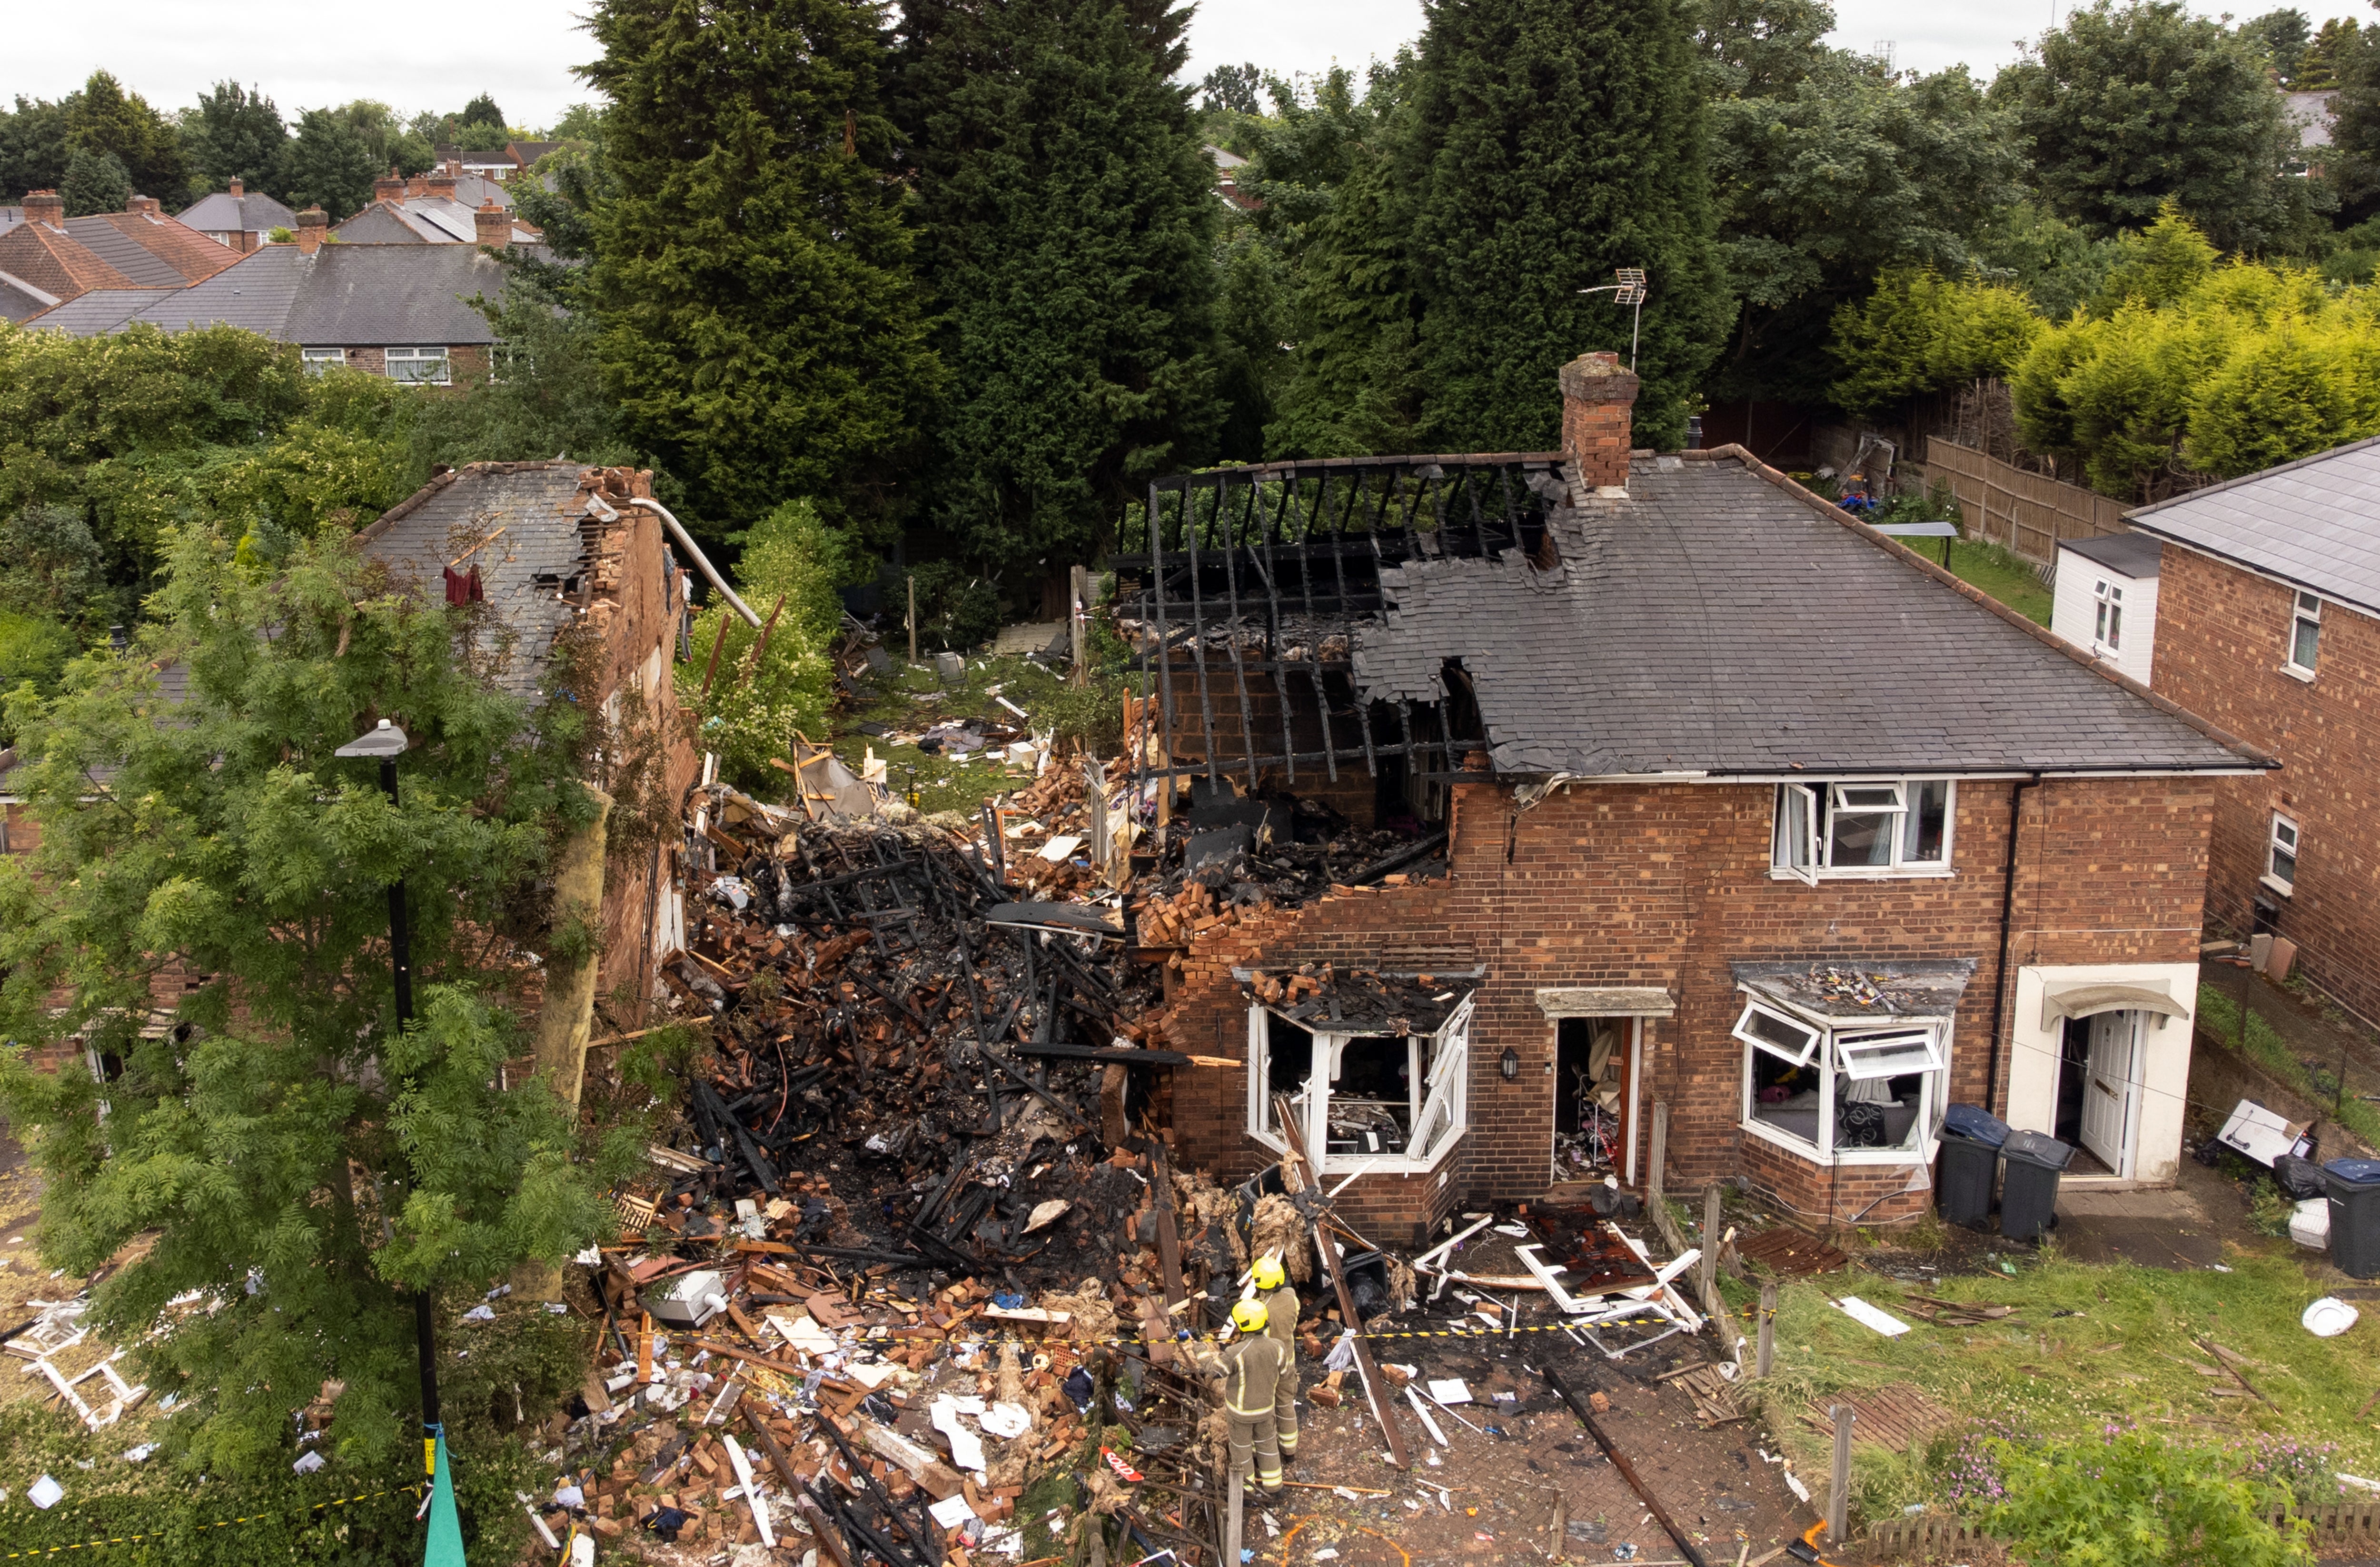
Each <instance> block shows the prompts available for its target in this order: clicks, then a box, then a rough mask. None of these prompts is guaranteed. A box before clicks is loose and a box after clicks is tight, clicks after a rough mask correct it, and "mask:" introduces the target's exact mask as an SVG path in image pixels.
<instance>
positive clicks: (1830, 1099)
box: [1733, 998, 1954, 1165]
mask: <svg viewBox="0 0 2380 1567" xmlns="http://www.w3.org/2000/svg"><path fill="white" fill-rule="evenodd" d="M1776 1019H1783V1020H1785V1021H1786V1022H1788V1023H1791V1025H1793V1026H1795V1027H1798V1028H1803V1029H1807V1030H1809V1031H1810V1032H1812V1033H1813V1034H1815V1036H1816V1037H1817V1039H1818V1043H1817V1044H1816V1045H1815V1047H1813V1048H1812V1049H1811V1051H1809V1053H1807V1054H1805V1055H1803V1057H1802V1059H1801V1060H1800V1061H1799V1062H1795V1064H1797V1065H1808V1064H1810V1063H1812V1062H1814V1061H1815V1062H1817V1063H1821V1069H1820V1071H1819V1073H1818V1136H1817V1139H1816V1140H1815V1142H1812V1141H1809V1140H1806V1139H1804V1138H1802V1137H1798V1136H1794V1135H1793V1134H1791V1132H1787V1131H1784V1130H1782V1129H1780V1128H1779V1127H1778V1126H1776V1125H1774V1124H1771V1123H1768V1122H1765V1121H1762V1120H1760V1119H1759V1118H1758V1117H1757V1116H1756V1115H1755V1114H1754V1111H1755V1110H1757V1109H1758V1108H1759V1107H1758V1105H1757V1103H1756V1102H1755V1099H1754V1087H1753V1084H1754V1078H1753V1070H1752V1066H1753V1058H1754V1055H1755V1052H1756V1051H1767V1053H1768V1054H1770V1055H1773V1056H1775V1057H1777V1058H1778V1059H1779V1060H1780V1061H1787V1062H1793V1061H1794V1056H1793V1054H1792V1052H1791V1051H1790V1050H1789V1049H1787V1048H1786V1047H1784V1046H1783V1045H1780V1044H1779V1042H1778V1041H1777V1040H1776V1039H1772V1038H1763V1037H1761V1036H1759V1035H1758V1034H1757V1033H1756V1032H1755V1029H1754V1025H1755V1020H1758V1021H1759V1022H1763V1023H1767V1022H1770V1021H1773V1020H1776ZM1953 1022H1954V1019H1952V1018H1949V1017H1904V1018H1895V1019H1892V1020H1891V1021H1890V1022H1883V1021H1879V1020H1861V1021H1859V1022H1857V1023H1849V1022H1847V1020H1844V1019H1833V1020H1823V1019H1818V1018H1814V1017H1805V1016H1802V1015H1799V1014H1795V1013H1794V1012H1793V1011H1792V1010H1791V1009H1789V1008H1786V1007H1783V1006H1779V1005H1778V1004H1776V1003H1774V1002H1767V1001H1766V1000H1762V999H1758V998H1755V999H1753V1000H1752V1001H1751V1002H1749V1003H1748V1004H1747V1005H1746V1006H1745V1008H1744V1011H1743V1016H1742V1017H1740V1018H1739V1019H1738V1020H1737V1023H1736V1026H1735V1028H1734V1030H1733V1033H1734V1035H1735V1038H1736V1039H1739V1040H1741V1041H1743V1063H1742V1064H1743V1090H1742V1099H1741V1107H1740V1111H1739V1114H1738V1117H1737V1119H1738V1121H1739V1123H1740V1124H1741V1125H1742V1126H1743V1131H1744V1132H1745V1134H1746V1135H1748V1136H1755V1137H1757V1138H1759V1139H1760V1140H1761V1141H1763V1142H1765V1143H1768V1144H1770V1145H1772V1146H1774V1147H1777V1148H1783V1149H1785V1150H1786V1151H1787V1152H1789V1153H1791V1154H1793V1155H1794V1156H1796V1157H1797V1158H1801V1159H1805V1160H1812V1161H1814V1162H1815V1163H1820V1164H1891V1165H1907V1164H1913V1163H1917V1162H1920V1161H1930V1160H1932V1159H1933V1157H1934V1152H1935V1148H1936V1145H1937V1143H1938V1141H1939V1140H1940V1136H1941V1123H1942V1112H1943V1110H1944V1108H1945V1107H1946V1106H1947V1105H1948V1104H1949V1081H1950V1035H1951V1029H1952V1025H1953ZM1897 1039H1913V1040H1915V1041H1916V1047H1915V1048H1916V1049H1918V1050H1919V1051H1921V1054H1920V1055H1919V1057H1918V1059H1917V1060H1916V1061H1915V1062H1904V1063H1895V1064H1893V1065H1892V1066H1891V1067H1890V1069H1889V1070H1876V1069H1875V1068H1876V1065H1877V1063H1873V1062H1854V1061H1852V1060H1851V1059H1849V1053H1848V1052H1851V1051H1858V1050H1860V1048H1861V1047H1862V1045H1863V1044H1865V1045H1869V1046H1873V1045H1875V1044H1876V1043H1877V1042H1879V1041H1884V1040H1897ZM1838 1076H1843V1077H1847V1078H1848V1079H1849V1080H1850V1081H1852V1082H1854V1083H1856V1082H1863V1081H1869V1080H1883V1079H1887V1078H1890V1077H1901V1076H1915V1077H1916V1078H1917V1079H1918V1087H1917V1113H1916V1116H1915V1118H1914V1119H1913V1121H1912V1122H1911V1123H1910V1138H1909V1140H1908V1141H1906V1142H1903V1143H1900V1144H1899V1145H1898V1146H1896V1147H1893V1148H1836V1147H1835V1146H1834V1145H1835V1106H1836V1092H1837V1090H1836V1078H1837V1077H1838Z"/></svg>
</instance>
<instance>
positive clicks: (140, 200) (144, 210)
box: [124, 196, 158, 218]
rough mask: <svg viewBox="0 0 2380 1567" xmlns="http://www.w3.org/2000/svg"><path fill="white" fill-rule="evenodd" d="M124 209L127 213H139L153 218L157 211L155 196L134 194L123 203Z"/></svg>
mask: <svg viewBox="0 0 2380 1567" xmlns="http://www.w3.org/2000/svg"><path fill="white" fill-rule="evenodd" d="M124 210H125V211H126V212H128V213H140V214H142V215H143V216H146V217H152V218H153V217H155V216H156V215H157V211H158V208H157V198H155V197H154V196H135V197H133V198H132V200H128V201H127V202H125V203H124Z"/></svg>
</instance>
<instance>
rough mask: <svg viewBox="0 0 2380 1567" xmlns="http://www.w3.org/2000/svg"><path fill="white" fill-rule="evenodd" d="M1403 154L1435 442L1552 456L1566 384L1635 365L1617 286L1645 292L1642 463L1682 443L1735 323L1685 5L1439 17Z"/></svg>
mask: <svg viewBox="0 0 2380 1567" xmlns="http://www.w3.org/2000/svg"><path fill="white" fill-rule="evenodd" d="M1423 14H1424V16H1425V18H1426V28H1425V30H1424V32H1423V34H1422V42H1421V50H1420V58H1419V64H1418V78H1417V80H1416V84H1415V113H1414V123H1415V127H1416V133H1415V136H1414V137H1413V139H1412V140H1411V142H1410V144H1409V150H1408V151H1407V152H1406V155H1405V157H1406V164H1407V166H1408V169H1409V171H1410V178H1411V181H1412V183H1413V184H1414V186H1415V188H1416V190H1417V192H1418V195H1417V198H1416V212H1415V225H1414V230H1413V241H1412V253H1413V258H1414V264H1415V284H1416V285H1417V291H1418V293H1419V294H1420V297H1421V300H1422V322H1421V339H1420V352H1421V358H1422V364H1423V366H1424V370H1425V377H1424V381H1423V385H1424V387H1425V403H1424V425H1425V430H1426V431H1427V436H1428V438H1430V439H1432V440H1434V441H1437V442H1440V443H1444V448H1445V449H1449V450H1456V451H1464V450H1469V451H1512V450H1524V451H1530V450H1534V451H1544V450H1547V449H1548V448H1550V447H1551V446H1552V445H1553V444H1554V443H1555V439H1556V430H1557V425H1558V420H1559V400H1558V399H1557V398H1556V397H1555V396H1554V395H1553V392H1552V388H1553V383H1554V372H1555V370H1556V369H1557V368H1558V367H1559V366H1560V365H1561V364H1563V363H1564V362H1566V361H1567V360H1569V359H1572V358H1575V357H1577V356H1578V355H1579V354H1580V353H1583V352H1585V351H1586V350H1588V349H1591V348H1599V347H1613V346H1617V347H1621V348H1625V347H1626V346H1627V344H1628V340H1629V332H1630V319H1631V312H1630V311H1629V310H1628V309H1627V308H1625V307H1620V306H1615V305H1614V304H1613V303H1612V299H1611V296H1610V295H1609V294H1605V295H1601V296H1582V295H1581V294H1580V293H1579V290H1580V289H1582V288H1587V287H1594V286H1599V285H1608V284H1609V283H1610V282H1611V281H1612V272H1613V269H1615V268H1618V267H1642V268H1644V269H1645V272H1646V273H1647V274H1648V275H1649V277H1650V281H1651V290H1652V292H1651V294H1650V296H1649V298H1647V300H1646V302H1645V310H1644V334H1643V340H1642V343H1641V345H1640V346H1638V348H1637V350H1636V356H1637V358H1636V370H1637V373H1638V374H1639V375H1641V376H1642V377H1643V378H1644V391H1643V392H1642V394H1641V395H1640V396H1639V399H1638V401H1637V404H1636V429H1637V431H1638V434H1639V438H1640V439H1642V440H1643V441H1644V442H1645V443H1648V444H1655V445H1661V446H1670V447H1674V446H1677V445H1680V444H1682V443H1683V440H1684V437H1685V421H1686V416H1687V414H1688V413H1689V412H1691V411H1692V410H1693V408H1694V406H1695V404H1696V402H1697V400H1698V398H1699V395H1700V392H1701V387H1702V377H1703V372H1704V370H1706V368H1707V367H1708V365H1709V364H1710V362H1711V360H1712V358H1713V357H1714V356H1715V355H1716V354H1717V352H1718V349H1719V347H1720V345H1721V342H1722V340H1723V338H1724V335H1725V334H1726V331H1727V327H1728V322H1729V321H1730V317H1731V315H1732V308H1731V301H1730V298H1729V295H1728V288H1727V279H1726V275H1725V273H1724V270H1723V267H1722V264H1721V261H1720V257H1719V252H1718V245H1717V243H1716V240H1715V235H1714V223H1713V216H1712V211H1711V200H1710V181H1709V176H1708V173H1707V166H1706V148H1705V144H1704V128H1705V114H1704V109H1703V103H1702V91H1701V85H1700V83H1699V81H1698V80H1697V79H1696V75H1695V68H1694V67H1695V61H1694V37H1693V32H1692V30H1691V28H1690V26H1689V23H1688V20H1687V13H1686V10H1685V7H1684V6H1682V4H1681V3H1680V0H1616V3H1614V4H1609V5H1604V6H1595V7H1592V8H1589V9H1587V10H1585V11H1581V10H1580V8H1579V7H1577V6H1573V5H1567V4H1562V3H1560V0H1428V3H1427V4H1426V5H1425V6H1424V13H1423Z"/></svg>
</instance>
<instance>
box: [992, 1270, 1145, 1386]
mask: <svg viewBox="0 0 2380 1567" xmlns="http://www.w3.org/2000/svg"><path fill="white" fill-rule="evenodd" d="M1039 1305H1040V1306H1041V1308H1042V1309H1043V1310H1044V1311H1062V1312H1065V1313H1066V1314H1067V1317H1068V1318H1069V1321H1068V1323H1067V1326H1066V1328H1065V1330H1064V1332H1065V1336H1066V1337H1068V1338H1070V1339H1073V1340H1075V1342H1079V1343H1090V1342H1095V1341H1098V1340H1100V1339H1112V1338H1114V1337H1115V1336H1116V1321H1117V1318H1116V1312H1115V1307H1114V1306H1111V1305H1109V1304H1108V1295H1107V1288H1106V1286H1105V1285H1103V1284H1101V1283H1100V1282H1099V1281H1098V1280H1097V1279H1086V1280H1084V1281H1083V1282H1082V1285H1081V1287H1080V1288H1078V1289H1076V1290H1075V1293H1073V1294H1065V1293H1063V1292H1062V1291H1058V1290H1050V1291H1046V1292H1044V1293H1043V1294H1042V1296H1041V1298H1040V1302H1039ZM1052 1336H1055V1335H1052ZM1001 1396H1002V1397H1003V1398H1004V1397H1006V1396H1007V1395H1006V1394H1005V1393H1003V1394H1002V1395H1001Z"/></svg>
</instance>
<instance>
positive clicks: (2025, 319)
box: [1834, 268, 2046, 417]
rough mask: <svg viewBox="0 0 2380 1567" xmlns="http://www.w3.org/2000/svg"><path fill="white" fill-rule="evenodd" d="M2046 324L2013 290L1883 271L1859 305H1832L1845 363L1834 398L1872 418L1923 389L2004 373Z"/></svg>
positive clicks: (1838, 351)
mask: <svg viewBox="0 0 2380 1567" xmlns="http://www.w3.org/2000/svg"><path fill="white" fill-rule="evenodd" d="M2045 324H2046V323H2045V322H2043V321H2042V319H2041V317H2040V316H2039V315H2038V314H2037V313H2035V311H2034V308H2033V301H2032V300H2030V299H2028V298H2025V296H2024V295H2023V294H2022V292H2020V291H2019V290H2017V289H2014V288H2010V287H2007V286H2005V285H1992V284H1986V283H1982V282H1978V281H1975V280H1973V279H1968V280H1962V281H1952V280H1949V279H1946V278H1944V277H1942V276H1941V275H1939V274H1938V273H1934V272H1932V271H1923V270H1918V269H1914V268H1901V269H1897V270H1894V271H1891V272H1888V273H1885V274H1884V275H1883V276H1882V277H1880V278H1878V279H1877V280H1876V292H1875V293H1874V294H1871V295H1870V296H1869V297H1868V298H1867V300H1866V302H1865V303H1864V304H1862V305H1858V306H1852V305H1845V306H1844V307H1843V308H1842V309H1840V310H1837V311H1836V312H1835V322H1834V326H1835V341H1834V357H1835V358H1836V360H1837V361H1838V362H1839V363H1840V364H1841V365H1842V366H1843V367H1844V370H1843V373H1842V374H1841V375H1840V376H1839V377H1837V378H1836V381H1835V385H1834V400H1835V402H1836V403H1837V405H1838V406H1840V407H1843V408H1845V409H1847V410H1849V411H1850V412H1852V413H1854V414H1864V415H1868V416H1871V417H1872V416H1875V415H1878V414H1882V413H1884V412H1886V411H1888V410H1889V409H1891V408H1893V407H1896V406H1898V405H1900V404H1901V403H1904V402H1906V401H1908V400H1909V399H1910V398H1912V397H1914V396H1917V395H1920V394H1922V393H1926V392H1934V391H1938V390H1940V389H1942V388H1944V387H1949V386H1957V385H1960V384H1961V383H1966V382H1970V381H1974V380H1976V379H1978V378H1981V377H1985V376H2003V375H2006V374H2007V373H2008V372H2009V371H2010V370H2011V369H2013V368H2014V367H2015V366H2016V365H2017V364H2018V362H2019V361H2021V360H2022V358H2024V356H2025V352H2026V350H2027V349H2029V348H2030V347H2032V346H2033V342H2034V339H2035V338H2036V337H2038V336H2040V334H2041V332H2042V329H2043V327H2044V326H2045Z"/></svg>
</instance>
